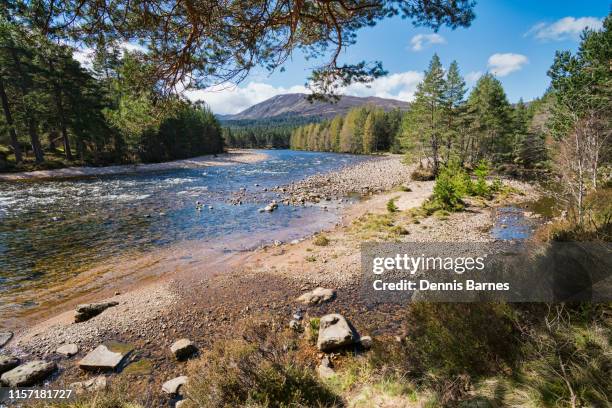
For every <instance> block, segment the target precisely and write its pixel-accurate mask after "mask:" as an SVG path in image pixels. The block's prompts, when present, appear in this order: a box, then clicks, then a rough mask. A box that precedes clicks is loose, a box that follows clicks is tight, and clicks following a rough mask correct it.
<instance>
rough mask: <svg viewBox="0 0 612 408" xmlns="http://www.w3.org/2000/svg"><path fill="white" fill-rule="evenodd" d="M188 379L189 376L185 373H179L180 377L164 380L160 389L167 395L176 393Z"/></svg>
mask: <svg viewBox="0 0 612 408" xmlns="http://www.w3.org/2000/svg"><path fill="white" fill-rule="evenodd" d="M188 379H189V377H187V376H186V375H181V376H180V377H176V378H173V379H171V380H169V381H166V382H165V383H164V384H163V385H162V391H163V392H165V393H166V394H169V395H176V394H178V393H179V391H180V388H181V387H182V386H183V385H185V384H186V383H187V380H188Z"/></svg>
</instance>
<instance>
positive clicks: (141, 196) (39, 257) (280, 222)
mask: <svg viewBox="0 0 612 408" xmlns="http://www.w3.org/2000/svg"><path fill="white" fill-rule="evenodd" d="M262 152H263V153H265V154H267V155H268V159H266V160H264V161H262V162H259V163H254V164H238V165H232V166H212V167H201V168H195V169H178V170H170V171H165V172H160V173H144V174H143V173H141V174H132V175H121V176H107V177H95V178H85V179H76V180H75V179H71V180H53V181H38V182H14V183H11V182H3V183H0V315H3V314H4V315H5V317H6V316H14V315H17V314H19V313H21V312H23V311H24V310H27V309H31V308H36V307H37V306H39V305H41V304H42V303H43V302H45V301H47V300H48V299H46V298H45V296H48V295H40V293H41V290H42V289H49V288H51V287H54V286H57V285H62V284H65V283H66V282H70V280H71V279H75V278H76V277H78V276H79V274H82V273H83V272H84V271H87V270H90V269H91V268H92V267H94V266H97V265H111V264H113V262H115V261H116V260H118V259H121V258H122V257H125V256H130V257H137V256H139V255H141V254H143V253H147V252H150V251H152V250H154V249H158V248H168V247H173V246H175V245H180V244H181V243H185V242H189V243H191V244H194V243H195V245H198V246H199V247H200V248H207V247H215V248H217V249H219V250H221V251H223V252H232V251H242V250H248V249H252V248H254V247H257V246H259V245H261V244H263V243H269V242H271V241H273V240H275V239H282V240H285V241H286V240H291V239H295V238H300V237H303V236H305V235H308V234H311V233H313V232H315V231H317V230H320V229H321V228H325V227H328V226H331V225H333V223H335V222H336V221H337V220H338V216H339V214H340V210H341V208H342V206H343V205H344V203H345V202H343V203H339V201H332V202H330V203H325V204H324V203H322V204H321V205H312V206H307V207H289V206H283V205H281V206H280V207H279V209H278V210H277V211H275V212H274V213H265V212H264V213H261V212H259V211H258V209H259V208H261V207H263V206H265V204H266V203H267V202H269V201H270V200H272V199H274V198H277V197H276V195H275V194H272V193H270V192H266V189H269V188H271V187H274V186H277V185H284V184H288V183H291V182H295V181H298V180H300V179H303V178H305V177H307V176H310V175H312V174H315V173H319V172H326V171H330V170H335V169H338V168H341V167H343V166H345V165H349V164H352V163H356V162H359V161H361V160H366V159H365V158H364V157H359V156H351V155H342V154H333V153H314V152H296V151H289V150H264V151H262ZM241 189H246V191H247V192H249V193H255V195H256V197H258V198H257V199H254V200H247V202H244V203H242V204H241V205H232V204H231V203H229V202H228V199H229V198H230V197H232V196H233V195H235V194H236V193H237V192H239V191H240V190H241ZM197 201H200V202H201V203H202V209H201V210H198V209H196V202H197ZM324 205H326V206H327V207H329V208H324ZM209 207H212V208H209ZM63 290H64V291H65V290H66V288H64V289H63ZM54 292H55V296H60V297H61V296H62V295H58V294H57V291H54ZM60 292H61V291H60ZM49 296H50V295H49ZM64 296H65V295H64ZM0 320H2V319H0ZM1 326H2V322H0V327H1Z"/></svg>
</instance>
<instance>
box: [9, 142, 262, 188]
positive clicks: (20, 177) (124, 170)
mask: <svg viewBox="0 0 612 408" xmlns="http://www.w3.org/2000/svg"><path fill="white" fill-rule="evenodd" d="M266 158H267V156H266V155H265V154H263V153H261V152H256V151H249V150H242V149H232V150H229V151H228V152H227V153H221V154H214V155H213V154H209V155H205V156H199V157H193V158H190V159H183V160H174V161H170V162H164V163H146V164H124V165H115V166H105V167H87V166H84V167H66V168H63V169H54V170H37V171H27V172H21V173H2V174H0V181H32V180H49V179H67V178H78V177H97V176H110V175H117V174H134V173H144V172H155V171H166V170H172V169H190V168H198V167H207V166H231V165H235V164H247V163H256V162H260V161H263V160H265V159H266Z"/></svg>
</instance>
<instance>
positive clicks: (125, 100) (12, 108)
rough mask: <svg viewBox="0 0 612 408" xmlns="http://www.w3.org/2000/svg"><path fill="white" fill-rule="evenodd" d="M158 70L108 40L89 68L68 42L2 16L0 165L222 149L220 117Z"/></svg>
mask: <svg viewBox="0 0 612 408" xmlns="http://www.w3.org/2000/svg"><path fill="white" fill-rule="evenodd" d="M153 71H154V67H153V65H152V64H150V63H148V62H146V61H145V58H144V54H143V53H139V52H129V51H127V50H124V49H121V48H119V47H118V46H117V45H116V44H114V43H106V42H104V41H100V42H99V43H98V44H96V46H95V49H94V51H93V60H92V67H91V69H85V68H83V66H82V65H81V64H80V63H79V62H78V61H76V60H75V59H74V57H73V50H72V48H71V47H70V46H68V45H66V44H63V43H61V42H53V41H51V40H49V39H47V38H46V37H45V36H43V35H41V34H39V33H37V32H36V30H34V29H28V28H24V27H23V26H21V25H19V24H17V23H13V22H11V21H10V20H9V19H7V18H4V17H0V99H1V102H2V114H0V170H2V169H10V168H14V169H26V168H31V167H35V168H45V167H55V166H64V165H69V164H71V163H78V164H82V163H90V164H96V165H102V164H110V163H131V162H141V161H142V162H157V161H164V160H171V159H178V158H186V157H192V156H197V155H200V154H205V153H216V152H220V151H221V150H222V149H223V142H222V135H221V127H220V125H219V123H218V121H217V119H216V118H215V116H214V115H213V114H212V113H211V112H210V110H209V109H208V108H207V107H205V106H203V105H200V104H193V103H190V102H188V101H187V100H185V99H183V98H181V97H179V96H177V95H173V94H168V93H166V92H162V91H161V88H160V87H159V86H158V84H157V82H156V80H155V79H153V78H155V76H154V75H153Z"/></svg>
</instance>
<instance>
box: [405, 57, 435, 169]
mask: <svg viewBox="0 0 612 408" xmlns="http://www.w3.org/2000/svg"><path fill="white" fill-rule="evenodd" d="M444 92H445V80H444V70H443V69H442V64H441V63H440V58H439V57H438V55H437V54H434V56H433V57H432V59H431V62H430V63H429V68H428V69H427V71H425V77H424V79H423V81H422V82H421V83H420V84H419V86H418V87H417V91H416V93H415V100H414V102H413V104H412V109H411V112H410V121H409V123H406V124H407V126H408V127H407V128H405V129H404V131H405V133H404V135H405V137H407V138H408V139H410V140H409V141H406V142H405V143H404V144H405V145H414V144H415V142H417V143H418V144H420V145H421V148H422V149H423V151H424V153H425V154H426V155H427V156H428V157H427V159H431V162H432V170H433V172H434V174H437V173H438V171H439V168H440V145H441V141H442V134H443V131H444V128H443V121H442V119H443V108H444V96H445V94H444Z"/></svg>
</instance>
